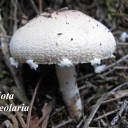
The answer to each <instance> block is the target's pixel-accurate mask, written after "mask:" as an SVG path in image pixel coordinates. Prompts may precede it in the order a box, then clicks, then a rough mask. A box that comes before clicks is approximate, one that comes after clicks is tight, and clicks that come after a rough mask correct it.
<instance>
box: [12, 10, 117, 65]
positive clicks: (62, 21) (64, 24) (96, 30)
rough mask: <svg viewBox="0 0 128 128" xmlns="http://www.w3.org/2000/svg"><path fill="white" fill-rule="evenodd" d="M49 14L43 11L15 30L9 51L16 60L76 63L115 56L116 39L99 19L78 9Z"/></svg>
mask: <svg viewBox="0 0 128 128" xmlns="http://www.w3.org/2000/svg"><path fill="white" fill-rule="evenodd" d="M48 15H50V14H49V13H42V14H41V15H40V16H38V17H36V18H34V19H32V20H31V21H30V22H28V23H27V24H26V25H24V26H23V27H21V28H20V29H19V30H17V31H16V32H15V34H14V35H13V37H12V39H11V42H10V52H11V55H12V56H13V58H15V59H16V60H17V61H19V62H21V63H24V62H26V61H27V60H33V61H34V62H36V63H37V64H60V63H63V61H64V60H68V61H69V62H70V63H73V64H77V63H87V62H90V61H92V60H94V59H95V58H99V59H107V58H110V57H112V55H113V52H114V51H115V48H116V41H115V39H114V37H113V35H112V33H111V32H110V30H109V29H108V28H106V27H105V26H104V25H102V24H101V23H100V22H98V21H96V20H95V19H93V18H91V17H89V16H87V15H85V14H84V13H82V12H80V11H75V10H67V11H61V12H58V13H57V12H53V13H52V14H51V17H49V16H48ZM47 16H48V17H47ZM64 62H65V61H64ZM66 62H67V61H66ZM70 65H71V64H70Z"/></svg>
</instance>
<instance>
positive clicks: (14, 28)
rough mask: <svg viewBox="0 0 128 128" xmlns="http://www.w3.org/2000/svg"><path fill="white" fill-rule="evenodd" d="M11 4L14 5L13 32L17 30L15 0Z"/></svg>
mask: <svg viewBox="0 0 128 128" xmlns="http://www.w3.org/2000/svg"><path fill="white" fill-rule="evenodd" d="M12 4H13V6H14V13H13V14H14V16H13V17H14V26H13V33H14V32H15V31H16V30H17V0H13V1H12Z"/></svg>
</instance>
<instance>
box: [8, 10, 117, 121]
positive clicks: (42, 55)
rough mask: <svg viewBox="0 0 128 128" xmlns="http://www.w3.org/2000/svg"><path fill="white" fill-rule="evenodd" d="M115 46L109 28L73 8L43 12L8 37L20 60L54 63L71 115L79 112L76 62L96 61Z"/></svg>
mask: <svg viewBox="0 0 128 128" xmlns="http://www.w3.org/2000/svg"><path fill="white" fill-rule="evenodd" d="M115 48H116V42H115V39H114V37H113V35H112V33H111V31H110V30H109V29H108V28H107V27H105V26H104V25H103V24H101V23H100V22H98V21H96V20H95V19H93V18H91V17H89V16H87V15H85V14H84V13H82V12H80V11H76V10H64V11H61V12H56V11H54V12H53V13H50V14H49V13H47V12H44V13H42V14H41V15H40V16H38V17H36V18H34V19H32V20H31V21H29V22H28V23H27V24H26V25H24V26H23V27H21V28H20V29H18V30H17V31H16V32H15V34H14V35H13V36H12V38H11V42H10V53H11V55H12V57H13V58H14V59H15V60H16V61H18V62H20V63H28V64H29V65H30V66H31V68H34V69H37V67H38V64H49V65H50V64H55V65H56V73H57V77H58V81H59V84H60V91H61V93H62V97H63V100H64V102H65V104H66V106H67V109H68V111H69V114H70V116H71V117H72V118H73V119H76V120H78V119H80V117H81V116H82V111H83V108H82V102H81V98H80V94H79V89H78V86H77V83H76V71H75V65H76V64H80V63H89V62H91V64H93V65H95V64H97V63H100V60H102V59H107V58H111V57H113V52H114V51H115Z"/></svg>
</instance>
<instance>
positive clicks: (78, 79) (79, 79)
mask: <svg viewBox="0 0 128 128" xmlns="http://www.w3.org/2000/svg"><path fill="white" fill-rule="evenodd" d="M93 75H94V73H89V74H87V75H84V76H82V77H79V78H77V81H81V80H83V79H86V78H88V77H92V76H93Z"/></svg>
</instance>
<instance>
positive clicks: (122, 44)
mask: <svg viewBox="0 0 128 128" xmlns="http://www.w3.org/2000/svg"><path fill="white" fill-rule="evenodd" d="M117 45H119V46H128V43H122V42H121V43H117Z"/></svg>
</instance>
